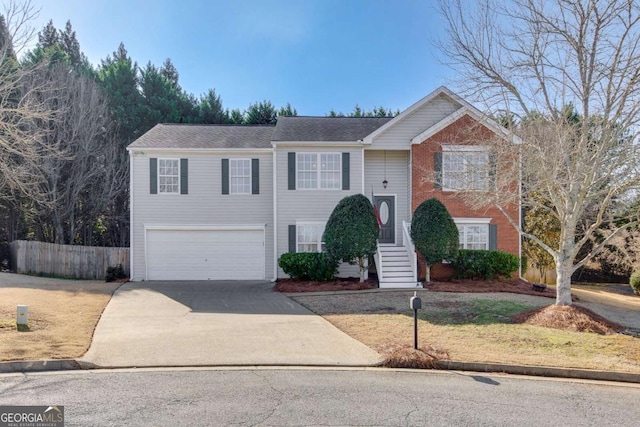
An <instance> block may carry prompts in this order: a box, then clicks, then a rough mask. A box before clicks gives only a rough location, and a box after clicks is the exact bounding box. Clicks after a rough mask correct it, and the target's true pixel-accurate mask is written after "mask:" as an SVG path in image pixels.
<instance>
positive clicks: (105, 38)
mask: <svg viewBox="0 0 640 427" xmlns="http://www.w3.org/2000/svg"><path fill="white" fill-rule="evenodd" d="M33 3H34V5H35V6H36V7H39V8H41V11H40V15H39V17H38V20H37V22H35V23H34V24H35V26H36V27H37V28H38V29H40V28H41V27H42V26H44V24H46V22H47V21H48V20H49V19H53V22H54V24H55V26H56V27H57V28H63V27H64V25H65V23H66V21H67V20H71V23H72V25H73V28H74V29H75V31H76V33H77V35H78V39H79V41H80V45H81V48H82V50H83V52H84V53H85V54H86V55H87V56H88V57H89V60H90V61H91V62H92V63H94V64H97V63H99V61H100V59H102V58H104V57H105V56H106V55H107V54H110V53H111V52H113V51H114V50H116V48H117V47H118V44H119V43H120V42H121V41H122V42H124V44H125V47H126V48H127V50H128V52H129V54H130V55H131V57H132V58H133V59H134V60H136V61H137V62H138V64H139V65H145V64H146V63H147V62H148V61H151V62H152V63H154V64H156V65H161V64H162V62H163V61H164V60H165V59H166V58H171V60H172V61H173V63H174V64H175V66H176V68H177V69H178V71H179V73H180V84H181V85H182V87H183V88H184V89H185V90H186V91H188V92H191V93H194V94H196V95H200V94H202V93H204V92H205V91H206V90H207V89H209V88H215V89H216V92H217V93H218V94H219V95H220V96H221V97H222V101H223V105H224V106H225V107H226V108H240V109H245V108H246V107H247V106H248V105H249V104H250V103H252V102H256V101H261V100H264V99H267V100H270V101H271V102H273V103H274V104H275V105H276V106H282V105H284V104H286V103H287V102H290V103H291V105H292V106H293V107H295V108H296V109H297V110H298V113H299V114H301V115H324V114H326V113H328V112H329V111H330V110H331V109H332V108H333V109H335V110H336V111H342V112H345V113H348V112H350V111H351V110H352V109H353V107H354V106H355V104H359V105H360V106H361V107H362V108H366V109H370V108H373V107H375V106H379V105H382V106H384V107H386V108H391V109H392V110H394V111H395V110H396V109H401V110H402V109H404V108H406V107H408V106H409V105H411V104H412V103H414V102H415V101H417V100H418V99H420V98H422V97H423V96H425V95H426V94H428V93H429V92H431V91H432V90H434V89H436V88H437V87H438V86H440V85H443V84H445V85H449V86H450V87H451V83H450V81H449V80H450V78H451V77H452V73H451V71H450V70H449V69H447V68H446V67H444V66H442V65H440V61H439V60H438V55H439V52H438V51H437V50H436V48H435V46H433V45H432V42H431V40H432V39H433V38H434V37H438V36H439V35H440V32H441V31H442V24H441V21H440V18H439V16H438V15H437V13H436V11H435V9H434V7H433V3H434V2H433V1H431V0H394V1H391V0H362V1H361V0H289V1H270V0H262V1H254V0H228V1H219V0H210V1H196V0H182V1H169V0H128V1H127V0H33ZM451 88H452V89H455V88H454V87H451Z"/></svg>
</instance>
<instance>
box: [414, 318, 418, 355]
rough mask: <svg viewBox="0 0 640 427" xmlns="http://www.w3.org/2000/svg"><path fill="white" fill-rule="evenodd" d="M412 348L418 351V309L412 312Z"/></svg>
mask: <svg viewBox="0 0 640 427" xmlns="http://www.w3.org/2000/svg"><path fill="white" fill-rule="evenodd" d="M413 348H414V349H416V350H417V349H418V309H415V310H413Z"/></svg>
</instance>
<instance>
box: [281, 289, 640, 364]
mask: <svg viewBox="0 0 640 427" xmlns="http://www.w3.org/2000/svg"><path fill="white" fill-rule="evenodd" d="M419 293H420V296H421V297H422V302H423V308H424V310H421V311H420V320H419V347H420V348H426V347H431V348H436V349H439V350H440V351H441V352H443V353H447V354H448V355H449V358H450V359H451V360H458V361H467V362H487V363H506V364H523V365H532V366H558V367H567V368H581V369H602V370H612V371H621V372H636V373H640V338H634V337H632V336H628V335H623V334H613V335H599V334H595V333H590V332H576V331H570V330H560V329H552V328H547V327H541V326H533V325H528V324H514V323H510V322H511V320H510V317H511V316H507V317H506V318H502V317H496V320H495V321H493V322H492V321H487V322H485V323H484V324H477V322H476V321H475V320H474V317H473V316H469V315H468V314H469V310H470V309H471V308H473V304H471V301H474V300H481V301H485V300H490V301H493V302H497V303H502V302H505V301H507V302H509V303H517V304H522V305H528V306H530V307H531V306H534V307H535V306H539V307H541V306H546V305H548V304H549V300H548V299H547V298H535V297H533V296H528V295H515V294H508V293H497V294H470V293H465V294H457V293H444V292H428V291H421V292H419ZM411 295H413V292H409V291H396V292H376V293H358V294H338V295H323V296H305V295H302V294H301V295H299V296H296V297H294V299H295V300H296V301H298V302H300V303H302V304H303V305H305V306H306V307H308V308H310V309H311V310H312V311H314V312H316V313H318V314H320V315H322V316H323V317H324V318H326V319H327V320H328V321H329V322H331V323H332V324H333V325H335V326H336V327H337V328H338V329H341V330H342V331H344V332H345V333H347V334H348V335H350V336H352V337H353V338H355V339H357V340H359V341H361V342H363V343H364V344H366V345H367V346H369V347H371V348H373V349H378V348H384V347H385V346H403V345H409V344H411V343H413V318H412V315H411V311H410V310H408V303H409V298H410V297H411ZM521 311H524V309H523V310H521ZM474 322H476V323H474Z"/></svg>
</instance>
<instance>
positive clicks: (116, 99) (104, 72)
mask: <svg viewBox="0 0 640 427" xmlns="http://www.w3.org/2000/svg"><path fill="white" fill-rule="evenodd" d="M98 78H99V81H100V83H101V86H102V88H103V90H104V91H105V93H106V95H107V97H108V99H109V106H110V108H111V114H112V115H113V118H114V120H115V121H116V123H117V124H118V134H119V141H120V144H121V145H122V146H123V147H126V146H127V145H129V143H131V142H133V140H135V139H136V138H138V137H139V136H140V135H142V133H144V132H145V131H146V130H147V129H144V128H143V127H142V117H141V116H142V106H143V105H142V104H143V101H144V100H143V98H142V95H141V94H140V92H139V91H138V85H139V76H138V64H136V63H135V62H133V61H132V60H131V58H130V57H129V55H128V53H127V50H126V49H125V47H124V44H123V43H120V45H119V46H118V50H116V51H115V52H114V53H113V56H107V58H106V59H104V60H103V61H102V64H101V65H100V68H99V72H98Z"/></svg>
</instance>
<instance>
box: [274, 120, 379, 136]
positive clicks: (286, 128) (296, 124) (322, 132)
mask: <svg viewBox="0 0 640 427" xmlns="http://www.w3.org/2000/svg"><path fill="white" fill-rule="evenodd" d="M391 119H392V117H304V116H296V117H289V116H282V117H278V123H277V124H276V129H275V131H274V132H273V137H272V139H273V141H336V142H337V141H358V140H361V139H363V138H364V137H365V136H367V135H369V134H370V133H371V132H373V131H374V130H376V129H378V128H379V127H380V126H382V125H384V124H385V123H387V122H388V121H389V120H391Z"/></svg>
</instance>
